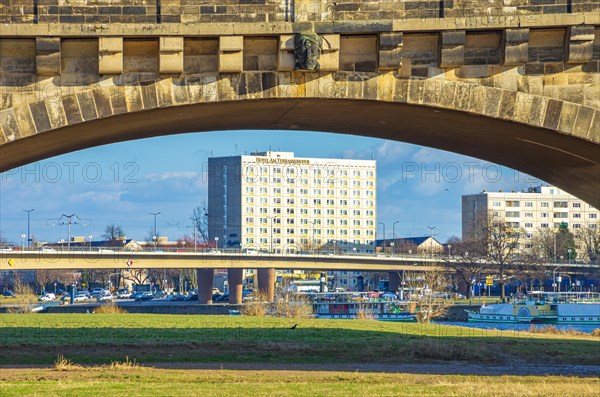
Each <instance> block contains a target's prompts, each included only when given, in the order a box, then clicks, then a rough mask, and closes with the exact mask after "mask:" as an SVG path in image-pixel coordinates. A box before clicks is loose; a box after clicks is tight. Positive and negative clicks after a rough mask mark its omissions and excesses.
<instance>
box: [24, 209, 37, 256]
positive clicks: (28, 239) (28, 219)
mask: <svg viewBox="0 0 600 397" xmlns="http://www.w3.org/2000/svg"><path fill="white" fill-rule="evenodd" d="M23 211H25V212H27V247H28V248H31V234H30V232H31V229H30V217H29V215H30V214H31V213H32V212H33V211H35V208H32V209H30V210H23Z"/></svg>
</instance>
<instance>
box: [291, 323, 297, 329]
mask: <svg viewBox="0 0 600 397" xmlns="http://www.w3.org/2000/svg"><path fill="white" fill-rule="evenodd" d="M297 326H298V324H294V325H292V327H291V328H290V329H296V327H297Z"/></svg>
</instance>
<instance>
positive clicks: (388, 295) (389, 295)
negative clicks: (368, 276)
mask: <svg viewBox="0 0 600 397" xmlns="http://www.w3.org/2000/svg"><path fill="white" fill-rule="evenodd" d="M379 297H380V298H383V299H396V298H397V296H396V294H394V293H393V292H382V293H381V294H380V295H379Z"/></svg>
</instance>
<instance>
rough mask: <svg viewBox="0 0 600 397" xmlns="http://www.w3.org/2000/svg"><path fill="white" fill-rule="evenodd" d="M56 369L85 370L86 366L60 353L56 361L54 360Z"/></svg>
mask: <svg viewBox="0 0 600 397" xmlns="http://www.w3.org/2000/svg"><path fill="white" fill-rule="evenodd" d="M54 369H55V370H57V371H83V370H84V368H83V367H82V366H81V365H79V364H75V363H74V362H73V361H71V360H69V359H68V358H66V357H65V356H63V355H62V354H59V355H58V357H56V361H54Z"/></svg>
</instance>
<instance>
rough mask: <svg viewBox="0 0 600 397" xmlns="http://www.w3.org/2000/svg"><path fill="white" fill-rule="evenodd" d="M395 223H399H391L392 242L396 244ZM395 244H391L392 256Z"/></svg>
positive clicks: (394, 252) (394, 251)
mask: <svg viewBox="0 0 600 397" xmlns="http://www.w3.org/2000/svg"><path fill="white" fill-rule="evenodd" d="M396 223H400V221H396V222H394V223H392V241H393V242H394V243H395V242H396ZM395 245H396V244H392V255H395V254H396V249H395V248H394V246H395Z"/></svg>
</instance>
